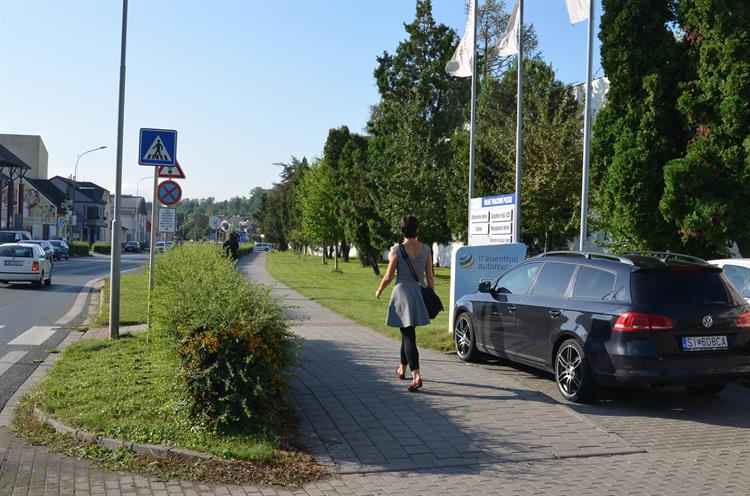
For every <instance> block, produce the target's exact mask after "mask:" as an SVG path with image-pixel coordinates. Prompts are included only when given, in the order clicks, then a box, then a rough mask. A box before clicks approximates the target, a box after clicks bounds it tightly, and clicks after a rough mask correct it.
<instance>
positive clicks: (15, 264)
mask: <svg viewBox="0 0 750 496" xmlns="http://www.w3.org/2000/svg"><path fill="white" fill-rule="evenodd" d="M5 265H6V266H12V267H20V266H22V265H23V262H22V261H20V260H6V261H5Z"/></svg>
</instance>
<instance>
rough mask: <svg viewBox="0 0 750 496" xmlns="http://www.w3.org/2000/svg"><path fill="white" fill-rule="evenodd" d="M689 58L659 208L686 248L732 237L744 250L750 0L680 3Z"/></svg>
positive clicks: (720, 250) (708, 251)
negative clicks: (680, 120) (691, 64)
mask: <svg viewBox="0 0 750 496" xmlns="http://www.w3.org/2000/svg"><path fill="white" fill-rule="evenodd" d="M680 13H681V21H682V23H681V24H682V29H683V31H684V32H685V41H686V43H687V45H688V46H689V50H690V55H691V58H692V59H693V60H694V61H695V64H696V68H697V70H696V72H695V74H694V76H693V77H692V78H691V79H690V80H689V81H688V82H687V83H686V84H684V85H683V86H682V94H681V96H680V99H679V110H680V111H681V112H682V114H683V116H684V117H685V118H686V120H687V122H688V125H689V128H690V134H691V136H690V138H691V139H690V143H689V145H688V148H687V154H686V155H685V156H684V157H680V158H677V159H675V160H673V161H671V162H670V163H669V164H668V165H667V167H666V169H665V181H666V190H665V193H664V198H663V199H662V203H661V207H662V212H664V214H665V216H666V217H667V218H668V219H669V220H670V221H671V222H672V223H673V225H674V226H675V228H676V230H677V231H678V234H679V237H680V241H681V242H682V244H683V245H684V246H685V249H687V250H688V251H690V252H691V253H695V254H697V255H701V256H706V257H712V256H716V255H723V254H726V253H727V251H728V248H729V246H730V244H731V242H732V241H736V242H737V244H738V246H739V248H740V251H741V252H742V255H744V256H749V255H750V216H748V215H747V205H748V203H749V202H750V32H749V31H748V27H750V3H748V2H747V1H745V0H683V1H682V2H681V4H680Z"/></svg>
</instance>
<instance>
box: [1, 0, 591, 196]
mask: <svg viewBox="0 0 750 496" xmlns="http://www.w3.org/2000/svg"><path fill="white" fill-rule="evenodd" d="M464 5H465V2H464V0H433V13H434V16H435V18H436V19H437V21H438V22H442V23H445V24H447V25H449V26H451V27H453V28H454V29H456V30H457V31H458V33H459V35H461V34H462V32H463V29H464V25H465V22H466V18H465V10H464ZM524 5H525V19H524V22H525V24H534V26H535V27H536V30H537V34H538V36H539V41H540V49H541V51H542V54H543V56H544V58H545V60H547V61H548V62H549V63H551V64H552V65H553V66H554V67H555V69H556V70H557V71H558V77H559V78H560V79H562V80H563V81H565V82H570V83H573V82H580V81H582V80H583V79H584V78H585V70H586V55H585V50H586V23H579V24H577V25H575V26H571V25H570V22H569V20H568V17H567V12H566V9H565V2H564V0H526V1H525V3H524ZM414 6H415V2H414V1H413V0H202V1H198V0H131V1H130V9H129V16H128V46H127V83H126V84H127V86H126V100H125V103H126V109H125V143H124V159H123V193H126V194H133V193H135V192H136V188H137V185H138V184H139V183H138V180H139V179H140V178H143V177H145V176H149V175H150V174H151V173H152V169H151V168H148V167H143V166H139V165H138V160H137V153H138V151H137V147H138V129H139V128H141V127H156V128H167V129H177V130H178V133H179V134H178V145H177V156H178V159H179V161H180V163H181V164H182V166H183V168H184V169H185V172H186V174H187V176H188V177H187V180H184V181H181V183H182V185H183V189H184V196H186V197H191V198H196V197H207V196H213V197H215V198H217V199H225V198H229V197H231V196H236V195H247V194H248V193H249V191H250V190H251V189H252V188H253V187H255V186H262V187H268V186H270V185H271V184H272V182H274V181H276V180H277V178H278V172H279V168H278V167H277V166H274V165H273V164H274V163H275V162H282V161H287V160H288V159H289V157H290V156H291V155H295V156H297V157H302V156H307V157H314V156H317V155H319V154H320V153H321V151H322V148H323V143H324V141H325V138H326V135H327V132H328V129H329V128H331V127H337V126H340V125H348V126H349V127H350V128H351V129H353V130H362V129H363V127H364V125H365V123H366V121H367V117H368V113H369V106H370V105H372V104H373V103H376V102H377V101H378V94H377V88H376V87H375V83H374V80H373V78H372V71H373V69H374V68H375V63H376V62H375V57H377V56H378V55H379V54H381V53H382V52H383V51H384V50H387V51H389V52H393V51H394V50H395V48H396V46H397V45H398V42H399V41H400V40H402V39H403V38H404V37H405V32H404V30H403V23H404V22H409V21H410V20H411V19H413V17H414ZM506 6H507V8H508V9H510V8H511V7H512V2H511V1H510V0H506ZM600 8H601V6H600V2H599V1H598V0H597V19H598V15H599V14H600ZM121 11H122V3H121V2H120V1H116V0H113V1H108V0H0V133H15V134H40V135H41V136H42V138H43V139H44V142H45V144H46V146H47V150H48V152H49V171H50V176H53V175H56V174H59V175H63V176H68V175H70V174H72V173H73V167H74V165H75V161H76V154H77V153H80V152H83V151H85V150H88V149H90V148H95V147H98V146H101V145H106V146H107V147H108V148H107V149H106V150H102V151H97V152H94V153H91V154H88V155H87V156H86V157H84V158H83V159H81V162H80V165H79V170H78V177H79V179H81V180H87V181H94V182H96V183H99V184H101V185H102V186H104V187H106V188H109V189H114V181H115V177H114V176H115V173H114V169H115V158H116V153H115V149H116V144H117V90H118V76H119V53H120V51H119V50H120V48H119V46H120V45H119V44H120V22H121V17H120V16H121ZM597 25H598V20H597ZM595 52H596V58H595V61H594V70H595V71H596V70H597V69H598V68H599V56H598V40H597V45H596V49H595ZM467 105H468V102H467ZM139 192H140V193H141V194H142V195H144V196H146V197H147V198H150V196H151V191H150V181H148V180H144V181H141V182H140V187H139ZM144 193H145V194H144Z"/></svg>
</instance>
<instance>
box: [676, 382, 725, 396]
mask: <svg viewBox="0 0 750 496" xmlns="http://www.w3.org/2000/svg"><path fill="white" fill-rule="evenodd" d="M726 387H727V385H726V384H701V385H697V384H691V385H689V386H685V388H686V389H687V390H688V391H690V392H691V393H693V394H694V395H696V396H713V395H715V394H719V393H720V392H722V391H724V389H726Z"/></svg>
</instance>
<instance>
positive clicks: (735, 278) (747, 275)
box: [708, 258, 750, 302]
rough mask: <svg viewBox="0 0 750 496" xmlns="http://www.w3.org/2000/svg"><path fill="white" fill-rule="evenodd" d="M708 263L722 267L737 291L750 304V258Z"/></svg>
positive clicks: (727, 259)
mask: <svg viewBox="0 0 750 496" xmlns="http://www.w3.org/2000/svg"><path fill="white" fill-rule="evenodd" d="M708 263H710V264H711V265H716V266H717V267H721V269H722V270H723V271H724V274H725V275H726V276H727V278H729V280H730V281H732V284H734V287H735V288H737V291H739V292H740V294H741V295H742V297H743V298H745V300H746V301H748V302H750V258H726V259H721V260H709V261H708Z"/></svg>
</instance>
